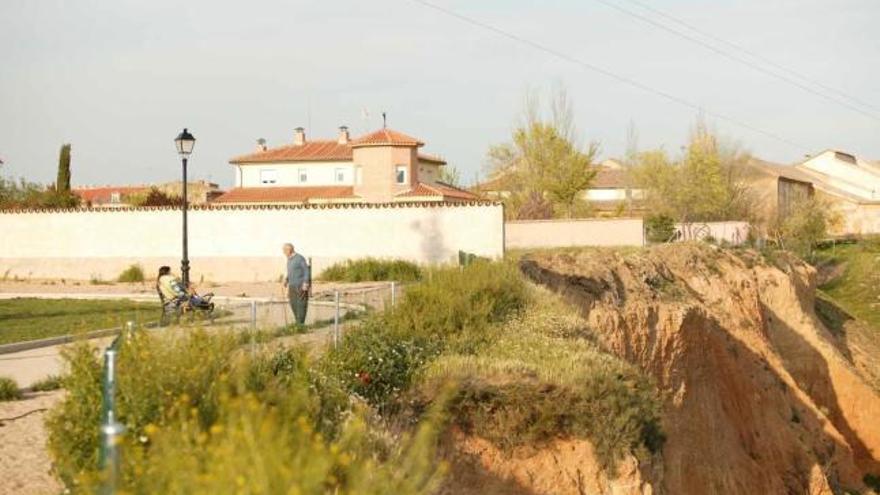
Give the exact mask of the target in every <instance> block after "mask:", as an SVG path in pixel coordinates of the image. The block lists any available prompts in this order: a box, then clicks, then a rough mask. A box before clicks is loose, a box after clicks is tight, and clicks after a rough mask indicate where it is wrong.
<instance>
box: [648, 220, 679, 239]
mask: <svg viewBox="0 0 880 495" xmlns="http://www.w3.org/2000/svg"><path fill="white" fill-rule="evenodd" d="M674 235H675V220H674V219H673V218H672V217H669V216H666V215H651V216H648V217H645V237H646V238H647V239H648V242H669V241H671V240H672V236H674Z"/></svg>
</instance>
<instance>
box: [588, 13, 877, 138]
mask: <svg viewBox="0 0 880 495" xmlns="http://www.w3.org/2000/svg"><path fill="white" fill-rule="evenodd" d="M596 1H597V2H599V3H601V4H603V5H606V6H608V7H611V8H612V9H615V10H617V11H619V12H622V13H624V14H626V15H628V16H630V17H634V18H636V19H639V20H640V21H642V22H645V23H647V24H650V25H652V26H655V27H657V28H659V29H662V30H664V31H667V32H669V33H672V34H673V35H675V36H678V37H679V38H682V39H684V40H687V41H690V42H692V43H696V44H698V45H700V46H702V47H704V48H706V49H708V50H710V51H712V52H714V53H716V54H718V55H721V56H722V57H725V58H728V59H730V60H733V61H735V62H738V63H740V64H743V65H746V66H748V67H751V68H752V69H754V70H756V71H758V72H761V73H764V74H767V75H769V76H771V77H775V78H776V79H779V80H781V81H784V82H787V83H788V84H791V85H793V86H796V87H798V88H800V89H802V90H804V91H806V92H808V93H811V94H813V95H816V96H818V97H820V98H824V99H826V100H828V101H830V102H833V103H836V104H838V105H841V106H844V107H847V108H849V109H850V110H852V111H854V112H858V113H860V114H862V115H864V116H866V117H868V118H870V119H873V120H876V121H877V122H880V117H878V116H876V115H874V114H873V113H871V112H867V111H865V110H862V109H861V108H859V107H857V106H855V105H852V104H850V103H848V102H846V101H842V100H839V99H837V98H834V97H833V96H829V95H827V94H825V93H822V92H820V91H816V90H815V89H813V88H811V87H809V86H807V85H805V84H802V83H800V82H798V81H796V80H794V79H792V78H790V77H788V76H785V75H783V74H779V73H777V72H773V71H772V70H768V69H766V68H764V67H761V66H759V65H757V64H754V63H752V62H750V61H749V60H746V59H744V58H742V57H739V56H737V55H734V54H731V53H729V52H727V51H724V50H722V49H720V48H718V47H716V46H713V45H710V44H708V43H706V42H704V41H702V40H700V39H698V38H694V37H693V36H691V35H689V34H686V33H682V32H681V31H678V30H676V29H673V28H671V27H669V26H667V25H665V24H662V23H660V22H657V21H655V20H653V19H651V18H649V17H646V16H643V15H641V14H639V13H637V12H633V11H631V10H628V9H626V8H623V7H621V6H620V5H617V4H615V3H613V2H609V1H607V0H596Z"/></svg>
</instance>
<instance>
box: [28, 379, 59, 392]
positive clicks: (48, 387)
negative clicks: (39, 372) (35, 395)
mask: <svg viewBox="0 0 880 495" xmlns="http://www.w3.org/2000/svg"><path fill="white" fill-rule="evenodd" d="M62 388H64V379H63V378H62V377H61V376H59V375H49V376H47V377H46V378H43V379H42V380H39V381H37V382H36V383H34V384H33V385H31V390H32V391H34V392H51V391H52V390H59V389H62Z"/></svg>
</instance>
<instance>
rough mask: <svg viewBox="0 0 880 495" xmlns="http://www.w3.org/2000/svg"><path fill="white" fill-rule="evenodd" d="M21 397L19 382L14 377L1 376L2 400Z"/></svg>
mask: <svg viewBox="0 0 880 495" xmlns="http://www.w3.org/2000/svg"><path fill="white" fill-rule="evenodd" d="M18 399H21V390H19V389H18V383H16V382H15V380H13V379H12V378H9V377H6V376H0V401H7V400H18Z"/></svg>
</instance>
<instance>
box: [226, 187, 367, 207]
mask: <svg viewBox="0 0 880 495" xmlns="http://www.w3.org/2000/svg"><path fill="white" fill-rule="evenodd" d="M349 198H350V199H354V198H357V196H355V195H354V189H353V188H352V187H351V186H314V187H236V188H234V189H230V190H229V192H227V193H226V194H224V195H223V196H220V197H219V198H217V199H215V200H214V201H213V202H214V203H305V202H308V201H313V200H332V199H349Z"/></svg>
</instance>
